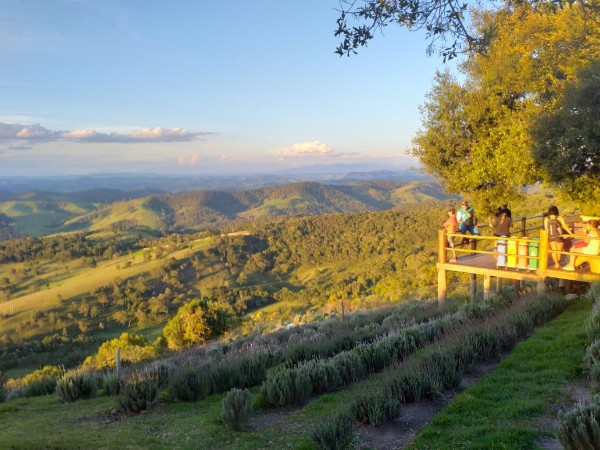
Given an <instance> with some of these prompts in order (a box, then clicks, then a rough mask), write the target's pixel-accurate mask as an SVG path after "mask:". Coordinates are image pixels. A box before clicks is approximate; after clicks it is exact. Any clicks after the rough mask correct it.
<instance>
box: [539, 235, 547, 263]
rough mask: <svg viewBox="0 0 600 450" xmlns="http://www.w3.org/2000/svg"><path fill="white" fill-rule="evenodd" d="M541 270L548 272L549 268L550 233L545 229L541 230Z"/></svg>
mask: <svg viewBox="0 0 600 450" xmlns="http://www.w3.org/2000/svg"><path fill="white" fill-rule="evenodd" d="M538 257H539V258H540V259H539V263H538V269H539V270H546V269H547V268H548V232H547V231H546V230H544V229H543V228H542V229H541V230H540V252H539V253H538Z"/></svg>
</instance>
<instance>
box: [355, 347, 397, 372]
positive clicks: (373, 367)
mask: <svg viewBox="0 0 600 450" xmlns="http://www.w3.org/2000/svg"><path fill="white" fill-rule="evenodd" d="M381 342H382V341H379V342H376V343H373V344H360V345H357V346H356V347H354V350H353V351H354V352H356V353H357V354H358V356H360V358H361V359H362V361H363V363H364V364H365V366H366V367H367V368H368V370H369V372H371V373H375V372H379V371H381V370H382V369H384V368H386V367H388V366H389V365H390V364H391V362H392V358H391V356H390V353H389V351H388V349H387V348H386V345H385V342H384V343H381Z"/></svg>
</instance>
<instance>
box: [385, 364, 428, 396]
mask: <svg viewBox="0 0 600 450" xmlns="http://www.w3.org/2000/svg"><path fill="white" fill-rule="evenodd" d="M431 387H432V381H431V377H430V376H429V375H428V374H426V373H420V372H418V371H416V370H414V371H408V372H405V373H401V374H399V375H398V378H396V379H394V380H392V381H391V382H390V383H389V385H388V388H387V391H388V392H387V393H388V394H389V395H390V396H391V397H393V398H395V399H396V400H398V401H400V402H402V403H411V402H417V401H419V400H420V399H421V398H422V397H423V396H424V395H425V394H426V393H427V392H429V391H430V390H431Z"/></svg>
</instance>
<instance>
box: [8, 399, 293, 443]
mask: <svg viewBox="0 0 600 450" xmlns="http://www.w3.org/2000/svg"><path fill="white" fill-rule="evenodd" d="M222 398H223V396H213V397H210V398H208V399H205V400H204V401H202V402H195V403H172V404H162V405H159V406H158V407H157V408H155V409H154V410H152V411H150V412H148V413H146V414H139V415H132V416H123V415H111V414H110V411H111V410H112V409H113V408H114V407H115V400H114V399H111V398H106V397H103V398H96V399H92V400H83V401H78V402H75V403H72V404H59V403H58V399H57V397H55V396H47V397H40V398H30V399H18V400H14V401H10V402H7V403H3V404H0V435H1V436H2V443H1V444H0V446H1V447H2V448H10V449H30V448H70V449H89V448H128V449H182V448H185V449H187V448H189V449H192V448H211V449H215V450H216V449H239V450H250V449H257V448H290V447H291V446H292V445H293V443H291V442H289V440H288V436H285V435H282V434H281V433H277V432H276V431H274V430H273V431H261V432H260V433H259V432H235V431H231V430H229V429H227V428H225V427H224V426H223V425H222V424H221V422H220V419H219V415H220V412H221V399H222Z"/></svg>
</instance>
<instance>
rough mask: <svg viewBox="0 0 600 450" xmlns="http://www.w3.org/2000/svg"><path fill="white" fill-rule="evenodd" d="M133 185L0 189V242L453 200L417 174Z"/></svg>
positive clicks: (208, 226) (215, 225)
mask: <svg viewBox="0 0 600 450" xmlns="http://www.w3.org/2000/svg"><path fill="white" fill-rule="evenodd" d="M119 178H120V177H119ZM138 181H139V179H138ZM165 184H166V182H165ZM131 186H133V184H132V185H131ZM136 187H138V189H137V190H131V191H124V190H120V189H108V188H96V189H86V190H81V191H75V192H45V191H29V192H9V191H3V192H2V191H0V240H2V239H10V238H14V237H16V236H44V235H48V234H54V233H62V232H71V231H92V232H101V231H107V230H108V231H114V232H117V231H118V232H122V231H128V230H129V231H136V232H142V231H152V232H173V231H175V232H191V231H201V230H219V229H221V228H222V227H224V226H226V225H228V224H231V223H232V222H234V221H244V220H258V219H262V218H266V217H277V216H283V217H290V216H307V215H321V214H332V213H349V212H366V211H383V210H387V209H391V208H394V207H395V206H398V205H401V204H407V203H417V202H423V201H426V200H432V199H435V200H443V199H450V198H456V196H453V195H449V194H446V193H444V192H443V191H442V190H441V188H440V186H439V185H438V184H436V183H434V182H431V181H425V180H422V179H421V180H394V179H385V180H383V181H382V180H379V181H359V182H346V183H345V184H344V183H341V181H340V179H338V180H335V182H329V183H327V184H325V183H316V182H312V181H308V182H307V181H304V182H296V183H286V184H278V185H272V186H266V187H261V188H252V189H238V190H226V189H222V190H196V191H190V192H176V191H175V192H168V193H165V192H162V191H157V190H156V189H150V188H148V189H139V184H137V185H136Z"/></svg>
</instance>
